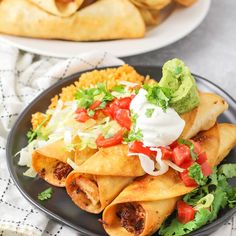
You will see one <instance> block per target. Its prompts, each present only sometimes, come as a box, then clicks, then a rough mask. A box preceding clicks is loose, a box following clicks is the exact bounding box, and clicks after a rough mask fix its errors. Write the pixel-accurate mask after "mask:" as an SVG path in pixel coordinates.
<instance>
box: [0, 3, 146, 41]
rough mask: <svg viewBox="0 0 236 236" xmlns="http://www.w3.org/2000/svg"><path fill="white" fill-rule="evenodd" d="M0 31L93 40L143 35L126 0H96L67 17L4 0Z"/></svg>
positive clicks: (142, 27)
mask: <svg viewBox="0 0 236 236" xmlns="http://www.w3.org/2000/svg"><path fill="white" fill-rule="evenodd" d="M45 1H46V0H45ZM127 19H129V20H127ZM0 32H1V33H6V34H10V35H18V36H27V37H36V38H47V39H65V40H74V41H93V40H109V39H120V38H139V37H143V36H144V33H145V23H144V21H143V18H142V16H141V14H140V13H139V11H138V9H137V8H136V7H135V6H134V5H133V4H132V3H131V2H130V1H129V0H100V1H96V2H95V3H93V4H91V5H89V6H86V7H84V8H82V9H80V10H79V11H77V12H75V13H74V14H73V15H71V16H69V17H59V16H55V15H52V14H51V13H48V12H47V11H45V10H43V9H42V8H39V7H38V6H36V5H35V4H33V3H31V2H30V1H28V0H3V1H1V2H0Z"/></svg>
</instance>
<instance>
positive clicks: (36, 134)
mask: <svg viewBox="0 0 236 236" xmlns="http://www.w3.org/2000/svg"><path fill="white" fill-rule="evenodd" d="M47 121H48V116H46V118H45V119H44V120H43V121H42V122H41V123H40V124H39V125H38V126H37V127H36V129H35V130H32V129H30V130H29V131H28V132H27V134H26V136H27V138H28V143H31V142H32V141H33V140H34V139H36V138H40V139H43V140H47V139H48V137H47V135H45V134H43V131H42V128H43V125H44V124H45V123H46V122H47Z"/></svg>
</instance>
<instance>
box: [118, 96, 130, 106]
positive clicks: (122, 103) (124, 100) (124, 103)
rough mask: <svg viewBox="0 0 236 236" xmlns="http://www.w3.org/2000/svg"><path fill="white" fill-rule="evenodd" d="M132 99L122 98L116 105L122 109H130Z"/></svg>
mask: <svg viewBox="0 0 236 236" xmlns="http://www.w3.org/2000/svg"><path fill="white" fill-rule="evenodd" d="M131 101H132V99H131V97H125V98H120V99H118V100H117V101H116V104H117V105H118V106H119V107H120V108H122V109H129V106H130V103H131Z"/></svg>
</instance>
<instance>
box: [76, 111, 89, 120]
mask: <svg viewBox="0 0 236 236" xmlns="http://www.w3.org/2000/svg"><path fill="white" fill-rule="evenodd" d="M75 113H76V114H77V115H76V118H75V119H76V120H77V121H79V122H86V121H87V120H88V119H89V118H90V117H89V115H88V114H87V111H86V110H85V109H83V108H78V109H77V110H76V112H75Z"/></svg>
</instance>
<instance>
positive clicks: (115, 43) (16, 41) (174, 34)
mask: <svg viewBox="0 0 236 236" xmlns="http://www.w3.org/2000/svg"><path fill="white" fill-rule="evenodd" d="M210 3H211V0H198V1H197V2H196V3H195V4H193V6H191V7H188V8H178V9H176V10H175V11H174V12H173V13H172V14H171V15H170V16H169V17H168V18H167V19H166V20H165V21H164V22H163V23H162V24H161V25H159V26H157V27H155V28H152V29H150V30H149V31H148V32H147V33H146V36H145V38H142V39H129V40H112V41H101V42H70V41H60V40H44V39H30V38H23V37H15V36H7V35H1V36H0V39H1V40H3V41H4V42H7V43H9V44H11V45H13V46H16V47H18V48H20V49H23V50H26V51H30V52H33V53H37V54H41V55H47V56H53V57H73V56H76V55H78V54H79V53H84V52H88V51H91V50H102V51H108V52H110V53H112V54H113V55H116V56H119V57H125V56H131V55H135V54H139V53H144V52H148V51H151V50H154V49H159V48H162V47H165V46H167V45H169V44H171V43H173V42H176V41H177V40H179V39H181V38H183V37H184V36H186V35H188V34H189V33H190V32H191V31H193V30H194V29H195V28H196V27H197V26H198V25H199V24H200V23H201V22H202V20H203V19H204V18H205V16H206V15H207V12H208V10H209V7H210Z"/></svg>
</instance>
